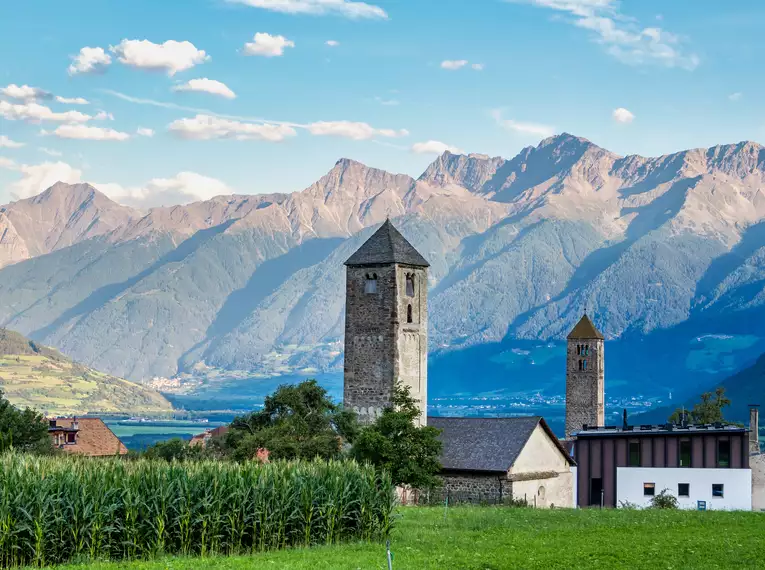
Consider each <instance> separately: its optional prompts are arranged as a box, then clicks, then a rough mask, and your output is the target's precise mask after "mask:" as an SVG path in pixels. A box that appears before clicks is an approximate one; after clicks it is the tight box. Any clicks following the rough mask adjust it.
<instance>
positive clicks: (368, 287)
mask: <svg viewBox="0 0 765 570" xmlns="http://www.w3.org/2000/svg"><path fill="white" fill-rule="evenodd" d="M364 293H366V294H368V295H369V294H372V293H377V276H374V277H370V276H367V280H366V283H364Z"/></svg>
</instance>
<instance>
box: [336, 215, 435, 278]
mask: <svg viewBox="0 0 765 570" xmlns="http://www.w3.org/2000/svg"><path fill="white" fill-rule="evenodd" d="M388 263H402V264H404V265H414V266H415V267H429V266H430V264H429V263H428V262H427V261H426V260H425V258H424V257H422V255H420V252H419V251H417V250H416V249H415V248H414V246H413V245H412V244H411V243H409V242H408V241H406V238H405V237H404V236H402V235H401V233H400V232H399V231H398V230H397V229H396V228H395V227H394V226H393V224H392V223H390V220H386V221H385V223H384V224H383V225H382V226H380V228H379V229H378V230H377V231H376V232H375V233H374V234H372V237H370V238H369V239H368V240H367V241H365V242H364V245H362V246H361V247H360V248H359V249H357V250H356V253H354V254H353V255H352V256H350V257H349V258H348V261H346V262H345V264H346V265H385V264H388Z"/></svg>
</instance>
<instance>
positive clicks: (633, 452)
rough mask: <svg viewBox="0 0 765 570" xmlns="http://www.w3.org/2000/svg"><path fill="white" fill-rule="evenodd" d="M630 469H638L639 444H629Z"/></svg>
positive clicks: (633, 442)
mask: <svg viewBox="0 0 765 570" xmlns="http://www.w3.org/2000/svg"><path fill="white" fill-rule="evenodd" d="M629 465H630V467H640V442H639V441H631V442H630V463H629Z"/></svg>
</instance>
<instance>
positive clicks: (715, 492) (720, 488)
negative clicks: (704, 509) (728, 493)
mask: <svg viewBox="0 0 765 570" xmlns="http://www.w3.org/2000/svg"><path fill="white" fill-rule="evenodd" d="M724 490H725V486H724V485H723V484H722V483H714V484H713V485H712V496H713V497H724V496H725V493H724Z"/></svg>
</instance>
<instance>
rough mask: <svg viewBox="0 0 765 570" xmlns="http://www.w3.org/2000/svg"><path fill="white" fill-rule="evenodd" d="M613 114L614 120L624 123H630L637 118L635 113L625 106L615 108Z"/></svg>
mask: <svg viewBox="0 0 765 570" xmlns="http://www.w3.org/2000/svg"><path fill="white" fill-rule="evenodd" d="M612 116H613V118H614V121H616V122H617V123H622V124H623V125H629V124H630V123H631V122H632V121H634V120H635V115H633V114H632V113H631V112H629V111H628V110H627V109H625V108H624V107H619V108H618V109H614V112H613V114H612Z"/></svg>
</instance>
